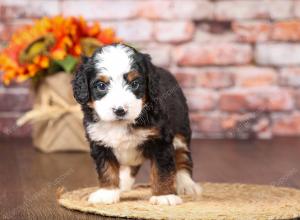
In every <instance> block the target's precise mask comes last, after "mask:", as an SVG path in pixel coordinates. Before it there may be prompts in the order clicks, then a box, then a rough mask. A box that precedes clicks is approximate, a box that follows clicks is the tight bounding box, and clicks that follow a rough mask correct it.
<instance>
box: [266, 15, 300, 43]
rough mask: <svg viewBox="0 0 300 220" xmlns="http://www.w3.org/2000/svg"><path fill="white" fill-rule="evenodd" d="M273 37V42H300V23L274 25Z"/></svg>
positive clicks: (287, 22) (290, 22)
mask: <svg viewBox="0 0 300 220" xmlns="http://www.w3.org/2000/svg"><path fill="white" fill-rule="evenodd" d="M271 37H272V39H273V40H281V41H298V40H300V21H298V20H291V21H281V22H276V23H274V24H273V28H272V34H271Z"/></svg>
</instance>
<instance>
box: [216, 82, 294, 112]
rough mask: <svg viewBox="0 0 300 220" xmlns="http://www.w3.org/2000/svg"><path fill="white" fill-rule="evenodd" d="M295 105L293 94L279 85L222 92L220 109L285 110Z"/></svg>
mask: <svg viewBox="0 0 300 220" xmlns="http://www.w3.org/2000/svg"><path fill="white" fill-rule="evenodd" d="M293 107H294V100H293V98H292V95H291V94H290V93H289V92H288V91H287V90H285V89H281V88H277V87H261V88H252V89H232V90H228V91H224V92H222V93H221V94H220V109H222V110H224V111H230V112H243V111H254V110H259V111H264V110H268V111H285V110H291V109H293Z"/></svg>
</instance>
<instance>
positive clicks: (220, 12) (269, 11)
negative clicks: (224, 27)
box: [214, 0, 293, 20]
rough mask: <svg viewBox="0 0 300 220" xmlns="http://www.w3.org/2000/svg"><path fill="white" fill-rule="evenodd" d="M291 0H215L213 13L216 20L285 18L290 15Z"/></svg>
mask: <svg viewBox="0 0 300 220" xmlns="http://www.w3.org/2000/svg"><path fill="white" fill-rule="evenodd" d="M292 3H293V2H292V1H291V0H285V1H282V0H272V1H269V0H260V1H253V0H243V1H235V0H229V1H217V2H216V5H215V11H214V15H215V18H216V19H217V20H235V19H255V18H272V19H286V18H290V17H291V16H292V6H293V4H292Z"/></svg>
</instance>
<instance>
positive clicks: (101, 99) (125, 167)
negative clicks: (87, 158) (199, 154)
mask: <svg viewBox="0 0 300 220" xmlns="http://www.w3.org/2000/svg"><path fill="white" fill-rule="evenodd" d="M72 84H73V92H74V97H75V99H76V100H77V102H78V103H80V104H81V107H82V111H83V114H84V120H83V121H84V127H85V130H86V136H87V139H88V141H89V142H90V148H91V156H92V158H93V159H94V161H95V163H96V169H97V172H98V177H99V189H98V190H97V191H96V192H93V193H92V194H91V195H90V196H89V202H90V203H105V204H111V203H116V202H118V201H119V200H120V191H126V190H130V189H131V187H132V185H133V183H134V180H135V176H136V174H137V172H138V170H139V168H140V166H141V164H142V163H143V162H144V160H145V159H149V160H150V161H151V188H152V193H153V195H152V197H151V198H150V203H152V204H165V205H177V204H180V203H182V200H181V198H180V197H179V196H177V194H191V195H195V194H199V193H200V192H201V188H200V186H199V185H198V184H196V183H195V182H194V181H193V180H192V178H191V175H192V168H193V163H192V159H191V154H190V151H189V145H190V139H191V130H190V124H189V117H188V107H187V104H186V99H185V97H184V95H183V93H182V90H181V89H180V87H179V85H178V84H177V82H176V80H175V78H174V77H173V76H172V75H171V74H170V73H169V72H168V71H166V70H164V69H162V68H159V67H156V66H154V65H153V64H152V63H151V59H150V56H149V55H147V54H143V53H140V52H138V51H137V50H136V49H134V48H132V47H129V46H127V45H124V44H113V45H107V46H103V47H101V48H98V49H97V50H96V51H95V53H94V54H93V56H92V57H86V58H83V62H82V63H81V64H80V66H79V67H78V69H77V71H76V73H75V77H74V80H73V82H72ZM176 190H177V192H176Z"/></svg>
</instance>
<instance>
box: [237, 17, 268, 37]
mask: <svg viewBox="0 0 300 220" xmlns="http://www.w3.org/2000/svg"><path fill="white" fill-rule="evenodd" d="M232 29H233V32H234V33H235V34H236V35H237V39H238V41H241V42H257V41H259V42H261V41H267V40H268V39H269V35H270V31H271V25H270V23H269V22H266V21H236V22H233V24H232Z"/></svg>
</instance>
